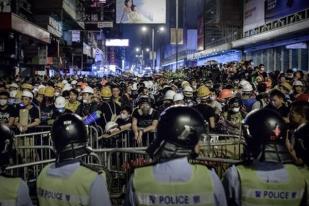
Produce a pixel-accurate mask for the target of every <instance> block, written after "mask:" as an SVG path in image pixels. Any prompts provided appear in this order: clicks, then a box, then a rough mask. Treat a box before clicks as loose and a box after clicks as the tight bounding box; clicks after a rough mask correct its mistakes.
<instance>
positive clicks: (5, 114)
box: [0, 91, 17, 127]
mask: <svg viewBox="0 0 309 206" xmlns="http://www.w3.org/2000/svg"><path fill="white" fill-rule="evenodd" d="M8 99H9V93H8V92H5V91H3V92H0V123H1V124H5V125H7V126H8V127H12V126H13V124H14V121H15V117H16V116H17V114H16V110H15V108H14V107H13V106H12V105H9V104H8Z"/></svg>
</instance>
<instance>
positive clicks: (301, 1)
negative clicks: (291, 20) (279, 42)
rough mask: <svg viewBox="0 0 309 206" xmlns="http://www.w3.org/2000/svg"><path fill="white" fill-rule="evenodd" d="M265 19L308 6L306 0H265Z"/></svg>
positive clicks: (297, 10) (285, 14)
mask: <svg viewBox="0 0 309 206" xmlns="http://www.w3.org/2000/svg"><path fill="white" fill-rule="evenodd" d="M265 1H266V2H265V18H266V21H270V20H274V19H277V18H281V17H284V16H287V15H290V14H293V13H296V12H299V11H302V10H305V9H306V8H309V1H308V0H265Z"/></svg>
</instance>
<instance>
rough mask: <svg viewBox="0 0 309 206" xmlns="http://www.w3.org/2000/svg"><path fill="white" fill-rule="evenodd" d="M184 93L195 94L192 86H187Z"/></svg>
mask: <svg viewBox="0 0 309 206" xmlns="http://www.w3.org/2000/svg"><path fill="white" fill-rule="evenodd" d="M183 92H193V89H192V87H190V86H186V87H185V88H184V89H183Z"/></svg>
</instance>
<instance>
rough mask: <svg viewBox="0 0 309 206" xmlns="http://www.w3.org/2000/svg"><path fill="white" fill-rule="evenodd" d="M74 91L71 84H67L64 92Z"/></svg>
mask: <svg viewBox="0 0 309 206" xmlns="http://www.w3.org/2000/svg"><path fill="white" fill-rule="evenodd" d="M71 89H72V86H71V85H70V84H65V85H64V87H63V89H62V91H63V92H64V91H70V90H71Z"/></svg>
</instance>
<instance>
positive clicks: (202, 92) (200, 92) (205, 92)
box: [197, 85, 210, 97]
mask: <svg viewBox="0 0 309 206" xmlns="http://www.w3.org/2000/svg"><path fill="white" fill-rule="evenodd" d="M209 95H210V90H209V89H208V87H206V86H204V85H203V86H200V87H199V88H198V89H197V96H198V97H207V96H209Z"/></svg>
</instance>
